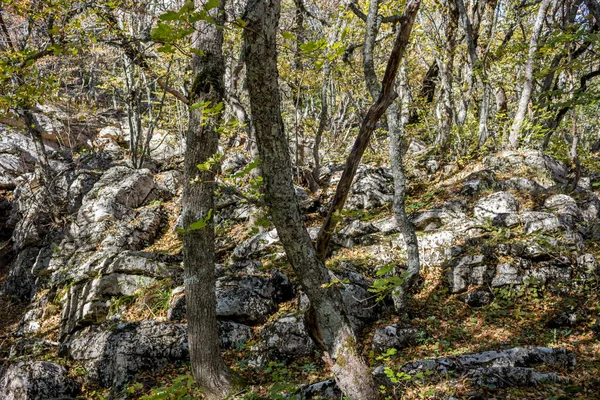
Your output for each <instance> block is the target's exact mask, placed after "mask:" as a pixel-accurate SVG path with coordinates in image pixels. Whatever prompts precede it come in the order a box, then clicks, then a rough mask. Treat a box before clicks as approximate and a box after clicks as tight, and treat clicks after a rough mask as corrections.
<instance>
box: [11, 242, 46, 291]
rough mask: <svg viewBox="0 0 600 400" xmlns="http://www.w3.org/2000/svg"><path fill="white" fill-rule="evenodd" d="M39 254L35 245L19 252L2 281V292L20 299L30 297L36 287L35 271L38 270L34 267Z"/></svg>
mask: <svg viewBox="0 0 600 400" xmlns="http://www.w3.org/2000/svg"><path fill="white" fill-rule="evenodd" d="M39 254H40V249H38V248H37V247H28V248H26V249H25V250H22V251H21V252H20V253H19V255H18V256H17V258H16V259H15V260H14V262H13V263H12V266H11V268H10V272H9V274H8V276H7V278H6V281H5V282H3V285H2V293H4V294H6V295H8V296H12V297H15V298H16V299H18V300H20V301H29V300H31V299H32V297H33V295H34V294H35V289H36V280H37V278H36V272H37V271H39V270H40V268H39V267H36V265H38V263H37V259H38V255H39Z"/></svg>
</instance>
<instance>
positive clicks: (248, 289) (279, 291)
mask: <svg viewBox="0 0 600 400" xmlns="http://www.w3.org/2000/svg"><path fill="white" fill-rule="evenodd" d="M293 295H294V291H293V286H292V284H291V283H290V281H289V278H288V277H287V276H285V275H283V274H281V273H275V274H273V275H272V277H271V278H270V279H269V278H264V277H257V276H242V277H239V278H238V277H224V278H220V279H218V280H217V317H219V318H222V319H229V320H233V321H236V322H241V323H247V324H251V325H253V324H262V323H264V322H265V321H266V320H267V318H268V317H269V315H271V314H273V313H274V312H275V311H277V304H278V303H280V302H282V301H286V300H289V299H291V298H292V297H293Z"/></svg>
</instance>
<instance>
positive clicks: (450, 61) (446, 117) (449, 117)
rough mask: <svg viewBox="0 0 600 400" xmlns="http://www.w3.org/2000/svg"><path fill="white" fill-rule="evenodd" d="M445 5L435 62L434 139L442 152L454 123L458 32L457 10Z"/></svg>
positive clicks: (450, 5) (453, 6)
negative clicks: (443, 39)
mask: <svg viewBox="0 0 600 400" xmlns="http://www.w3.org/2000/svg"><path fill="white" fill-rule="evenodd" d="M446 3H447V4H445V5H446V6H447V7H446V8H447V10H448V11H447V15H446V27H445V32H444V34H445V37H446V42H445V44H444V55H443V58H442V57H438V58H437V59H436V62H437V63H438V68H439V70H440V74H439V77H440V88H441V94H440V96H441V101H440V102H439V105H438V106H439V111H438V112H439V121H440V128H439V131H438V134H437V136H436V139H435V143H436V144H437V145H438V146H439V147H440V149H441V150H442V151H444V150H445V149H446V146H447V144H448V139H449V137H450V134H451V133H452V125H453V122H454V100H453V98H452V97H453V90H452V82H453V76H452V75H453V73H454V55H455V54H454V53H455V51H456V33H457V31H458V10H457V9H456V4H455V2H454V1H453V0H449V1H447V2H446Z"/></svg>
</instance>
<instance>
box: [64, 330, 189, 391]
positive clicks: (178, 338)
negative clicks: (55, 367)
mask: <svg viewBox="0 0 600 400" xmlns="http://www.w3.org/2000/svg"><path fill="white" fill-rule="evenodd" d="M65 350H66V351H67V352H68V353H69V355H70V356H71V357H72V358H73V359H74V360H75V361H77V362H80V363H81V364H82V365H83V366H84V368H85V369H86V370H87V373H88V377H89V378H90V379H91V380H93V381H95V382H97V383H99V384H100V385H101V386H103V387H123V386H124V385H125V384H126V383H127V382H129V381H130V380H131V378H133V377H135V374H136V373H138V372H142V371H146V370H152V371H157V370H159V369H161V368H164V367H165V366H167V365H168V364H170V363H174V362H179V361H186V360H188V357H189V350H188V343H187V332H186V328H185V326H184V325H177V324H170V323H161V322H157V321H141V322H128V323H121V324H118V325H116V326H114V327H108V326H106V327H105V326H102V327H100V326H93V327H89V328H86V329H84V330H82V331H79V332H77V333H75V334H74V335H73V337H72V338H71V340H70V341H69V342H67V343H66V348H65Z"/></svg>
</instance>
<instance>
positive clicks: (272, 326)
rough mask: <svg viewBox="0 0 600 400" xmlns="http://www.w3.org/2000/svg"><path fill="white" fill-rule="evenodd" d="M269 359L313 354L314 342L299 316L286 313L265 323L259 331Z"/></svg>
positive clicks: (285, 358) (288, 358)
mask: <svg viewBox="0 0 600 400" xmlns="http://www.w3.org/2000/svg"><path fill="white" fill-rule="evenodd" d="M260 336H261V338H262V340H263V351H264V352H265V353H266V356H267V357H268V358H269V359H274V360H291V359H294V358H297V357H303V356H308V355H311V354H313V352H314V351H315V344H314V343H313V341H312V339H311V338H310V336H309V335H308V333H307V331H306V328H305V326H304V319H303V318H302V317H301V316H296V315H287V316H284V317H283V318H279V319H277V320H276V321H273V322H271V323H269V324H267V325H266V326H265V327H264V328H263V329H262V330H261V332H260Z"/></svg>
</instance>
